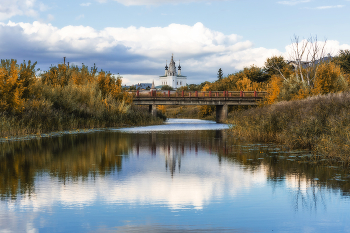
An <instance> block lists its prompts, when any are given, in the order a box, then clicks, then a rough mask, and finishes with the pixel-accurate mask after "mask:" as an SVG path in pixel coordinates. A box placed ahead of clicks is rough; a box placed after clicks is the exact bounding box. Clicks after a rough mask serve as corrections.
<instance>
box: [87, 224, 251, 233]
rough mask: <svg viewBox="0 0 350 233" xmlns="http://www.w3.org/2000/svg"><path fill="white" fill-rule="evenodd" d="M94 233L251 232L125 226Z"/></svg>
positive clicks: (189, 227) (190, 227)
mask: <svg viewBox="0 0 350 233" xmlns="http://www.w3.org/2000/svg"><path fill="white" fill-rule="evenodd" d="M91 232H93V233H99V232H104V233H112V232H113V233H119V232H152V233H158V232H162V233H180V232H191V233H194V232H198V233H201V232H202V233H205V232H206V233H210V232H223V233H225V232H231V233H232V232H240V233H244V232H251V231H249V230H244V229H239V230H238V229H237V230H234V229H227V228H218V227H216V228H214V227H213V228H210V226H207V227H206V228H205V227H203V228H200V229H198V228H197V229H196V228H194V226H162V225H135V226H134V225H125V226H121V227H117V228H116V229H115V228H113V229H107V228H100V229H98V230H96V231H91Z"/></svg>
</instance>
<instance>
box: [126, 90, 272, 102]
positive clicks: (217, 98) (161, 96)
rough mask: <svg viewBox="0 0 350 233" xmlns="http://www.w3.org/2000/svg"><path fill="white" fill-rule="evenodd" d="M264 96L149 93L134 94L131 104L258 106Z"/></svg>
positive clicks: (222, 93)
mask: <svg viewBox="0 0 350 233" xmlns="http://www.w3.org/2000/svg"><path fill="white" fill-rule="evenodd" d="M265 94H266V92H256V91H250V92H243V91H240V92H239V91H230V92H228V91H215V92H211V91H208V92H184V91H182V92H175V91H157V92H156V91H149V92H134V93H133V96H134V98H133V102H134V104H136V105H258V102H259V101H260V100H262V99H263V98H264V96H265Z"/></svg>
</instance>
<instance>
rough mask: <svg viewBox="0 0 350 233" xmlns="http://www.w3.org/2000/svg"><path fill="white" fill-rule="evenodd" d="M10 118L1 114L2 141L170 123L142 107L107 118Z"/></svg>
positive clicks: (54, 115) (54, 113)
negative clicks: (70, 131) (70, 132)
mask: <svg viewBox="0 0 350 233" xmlns="http://www.w3.org/2000/svg"><path fill="white" fill-rule="evenodd" d="M49 112H50V114H45V115H42V112H33V113H32V114H33V115H32V114H23V115H20V116H11V115H10V116H8V115H5V114H0V138H2V139H4V138H5V139H6V138H12V137H25V136H29V135H41V134H45V133H52V132H57V131H67V130H68V131H69V130H90V129H99V128H108V127H117V128H118V127H129V126H144V125H156V124H163V122H164V120H165V119H166V118H165V116H163V115H162V114H161V113H159V114H158V116H157V117H153V116H152V115H151V114H149V113H148V110H147V109H145V108H142V107H137V106H131V107H130V109H128V111H127V112H126V113H119V114H104V115H103V116H101V117H97V116H96V115H91V116H90V117H79V116H77V115H75V114H66V113H64V112H60V111H54V110H52V111H49Z"/></svg>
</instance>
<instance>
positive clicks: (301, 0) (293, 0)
mask: <svg viewBox="0 0 350 233" xmlns="http://www.w3.org/2000/svg"><path fill="white" fill-rule="evenodd" d="M310 1H311V0H288V1H279V2H277V3H279V4H283V5H290V6H294V5H297V4H300V3H307V2H310Z"/></svg>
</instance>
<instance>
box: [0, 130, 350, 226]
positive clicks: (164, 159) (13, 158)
mask: <svg viewBox="0 0 350 233" xmlns="http://www.w3.org/2000/svg"><path fill="white" fill-rule="evenodd" d="M201 127H203V126H201ZM0 151H1V155H0V179H1V180H0V196H1V201H0V209H1V214H0V229H17V228H15V227H14V225H15V223H18V221H20V222H21V221H26V226H27V227H28V229H31V228H33V229H34V228H35V229H37V228H38V223H35V221H39V220H38V219H42V220H40V221H42V225H43V226H45V227H47V225H48V224H49V223H50V224H51V222H52V221H53V220H52V219H51V220H48V219H47V218H48V217H46V215H45V213H50V214H51V215H52V216H59V218H58V219H60V218H62V219H65V218H66V217H62V213H63V212H64V213H66V211H68V210H70V211H73V212H74V213H73V214H72V213H71V212H69V213H70V214H68V213H67V218H73V219H74V221H76V226H75V227H76V228H77V229H79V230H78V231H85V230H86V229H88V230H96V231H98V229H100V230H101V229H105V230H106V231H107V230H110V228H109V227H108V225H110V224H112V225H110V227H114V226H118V230H120V231H123V230H124V229H131V230H127V231H132V230H135V229H142V227H144V226H145V227H146V228H147V229H148V228H149V229H155V230H159V231H160V232H164V231H169V232H173V231H172V230H174V232H176V230H177V229H178V228H176V227H175V228H173V227H170V228H169V227H167V224H168V225H170V226H173V225H174V224H175V225H176V226H177V224H179V223H177V224H176V222H173V221H175V220H173V219H177V217H178V215H176V213H179V211H190V210H193V211H201V215H198V212H192V213H191V215H190V216H187V215H185V216H184V217H183V218H181V221H182V222H181V224H180V225H186V224H190V225H191V224H194V223H193V222H191V221H192V220H191V221H190V220H189V219H197V218H198V222H197V223H196V224H194V226H195V228H194V229H197V230H195V231H200V230H201V229H199V228H198V225H199V224H200V222H201V221H202V220H199V219H200V216H202V217H203V216H206V217H207V218H206V220H205V221H208V222H210V223H211V224H214V223H215V224H217V225H215V224H214V225H215V226H213V231H218V230H219V229H221V230H220V231H224V230H225V229H228V231H232V230H234V229H239V231H243V230H245V229H246V227H243V225H239V224H238V225H237V224H236V225H232V224H231V225H230V221H229V219H227V221H225V224H223V225H224V226H223V225H222V224H218V223H217V222H216V220H215V218H211V217H213V214H214V213H220V214H229V216H235V218H236V219H239V220H240V222H242V224H243V223H245V224H247V226H249V221H248V218H250V217H249V216H254V217H255V218H258V217H262V219H265V218H263V217H264V216H260V212H261V211H262V210H263V208H269V209H271V211H270V212H269V214H270V215H271V218H270V219H267V220H266V219H265V220H266V221H268V222H269V221H270V222H271V221H275V220H274V219H278V218H281V219H282V216H283V214H285V215H286V216H287V215H289V214H290V212H294V213H299V212H300V211H301V210H302V211H306V212H307V213H313V212H315V213H316V212H318V213H319V211H322V213H323V214H326V213H327V211H330V208H334V206H336V207H338V206H342V205H343V206H349V203H347V202H346V203H347V204H346V203H345V202H343V201H342V200H341V199H339V200H338V199H337V198H336V197H337V196H340V197H342V198H343V199H346V198H347V197H348V196H349V191H350V190H349V184H350V180H349V172H348V171H347V170H346V169H341V168H340V167H337V168H336V167H327V166H324V165H318V164H310V163H304V160H305V157H307V156H308V154H307V152H305V151H293V152H288V153H286V152H285V151H282V150H281V149H280V148H278V147H276V146H275V145H268V144H247V143H243V142H240V141H238V140H237V139H235V138H234V137H231V136H230V134H228V133H227V131H225V130H210V131H207V130H198V131H192V132H188V131H179V130H175V131H171V132H169V131H143V132H138V133H134V132H124V131H122V132H120V131H108V132H95V133H90V134H79V135H64V136H61V137H54V138H45V139H41V140H35V141H33V140H32V141H16V142H8V143H1V144H0ZM271 197H272V198H271ZM344 197H345V198H344ZM334 199H337V200H338V202H337V203H336V204H335V203H334V201H333V200H334ZM281 206H282V207H283V208H281ZM111 207H113V208H112V209H111ZM91 208H92V209H93V210H94V211H92V210H91ZM153 208H154V209H155V210H154V213H153V212H152V211H151V209H152V210H153ZM96 209H98V210H96ZM101 209H102V210H101ZM165 209H166V210H170V211H171V213H168V212H164V211H165ZM281 209H283V211H282V210H281ZM338 209H339V208H338ZM149 211H151V212H152V213H151V214H150V213H149ZM223 211H224V212H225V211H226V212H225V213H223ZM280 211H282V214H281V213H280ZM107 212H108V213H109V212H112V214H111V215H110V216H106V214H105V213H107ZM145 212H147V215H149V214H150V216H151V217H152V219H151V220H149V221H151V222H152V223H154V221H155V222H157V224H155V223H154V224H151V225H147V224H146V225H143V224H145V222H141V223H140V222H138V223H137V224H135V221H136V220H135V219H134V218H136V219H142V218H143V216H144V215H145ZM158 212H159V213H158ZM77 213H79V214H78V215H77ZM83 213H84V214H83ZM101 213H103V214H102V215H101ZM181 213H183V212H181ZM343 213H344V212H343ZM85 215H86V216H90V218H91V216H94V217H95V218H96V220H93V221H92V220H91V219H90V220H87V219H85V217H84V216H85ZM100 215H101V216H103V217H96V216H100ZM163 215H164V216H167V218H166V217H162V216H163ZM77 216H78V217H79V216H80V218H79V219H78V217H77ZM132 216H136V217H132ZM180 216H181V214H180ZM210 216H211V217H210ZM225 216H226V215H225ZM332 216H333V215H332ZM334 216H337V215H336V214H334ZM302 217H305V216H302ZM115 218H116V219H120V221H121V222H117V223H115V221H112V219H115ZM10 219H17V220H16V221H15V220H10ZM21 219H22V220H21ZM24 219H26V220H24ZM154 219H156V220H154ZM45 221H46V223H45ZM59 221H60V220H57V219H55V220H54V222H57V224H56V227H57V226H58V225H59ZM62 221H63V220H62ZM94 221H98V223H97V222H94ZM122 221H131V222H133V224H131V225H130V224H126V223H125V222H122ZM259 221H260V220H259ZM261 221H263V220H261ZM283 221H289V220H288V219H287V218H286V219H283ZM231 222H232V221H231ZM277 222H278V221H277ZM100 223H103V224H102V225H106V227H105V228H100V225H101V224H100ZM113 223H115V224H116V225H113ZM260 223H261V224H262V222H260ZM28 224H29V225H28ZM30 224H32V225H30ZM84 224H88V225H89V224H92V225H93V226H91V225H89V226H88V227H87V228H84V229H85V230H84V229H83V228H81V226H83V225H84ZM296 225H297V224H296ZM225 227H227V228H225ZM242 227H243V228H242ZM60 229H61V228H60ZM181 229H182V228H181ZM191 229H192V228H191ZM264 229H265V228H264ZM266 229H267V228H266ZM22 230H23V229H22ZM61 230H62V229H61ZM118 230H117V232H118ZM182 230H183V229H182ZM192 230H193V229H192ZM204 230H205V231H209V232H210V227H209V228H204ZM204 230H203V231H204ZM18 231H21V229H18Z"/></svg>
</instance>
